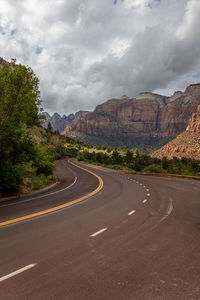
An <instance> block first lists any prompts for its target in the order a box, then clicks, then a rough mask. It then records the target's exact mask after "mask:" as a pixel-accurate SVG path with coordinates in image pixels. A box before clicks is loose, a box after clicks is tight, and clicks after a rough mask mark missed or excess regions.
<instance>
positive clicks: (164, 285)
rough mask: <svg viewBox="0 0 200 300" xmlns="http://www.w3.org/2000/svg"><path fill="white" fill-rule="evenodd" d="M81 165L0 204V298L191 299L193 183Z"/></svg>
mask: <svg viewBox="0 0 200 300" xmlns="http://www.w3.org/2000/svg"><path fill="white" fill-rule="evenodd" d="M73 163H74V162H73ZM75 164H77V165H79V164H78V163H77V162H75ZM79 166H80V165H79ZM82 167H83V166H82V165H81V168H79V167H77V166H75V165H74V164H72V163H69V162H67V161H59V162H58V163H57V175H58V177H59V179H60V184H59V185H57V186H56V188H54V189H52V190H49V191H47V192H43V193H41V194H37V195H35V196H29V197H26V198H22V199H21V200H18V201H16V200H13V201H10V202H2V203H0V257H1V260H0V299H1V300H4V299H5V300H7V299H12V300H13V299H17V300H18V299H20V300H23V299H37V300H40V299H41V300H44V299H65V300H66V299H67V300H68V299H69V300H71V299H74V300H76V299H80V300H81V299H87V300H88V299H99V300H100V299H102V300H103V299H109V300H110V299H120V300H121V299H125V300H127V299H131V300H132V299H141V300H151V299H153V300H156V299H167V300H168V299H169V300H171V299H172V300H179V299H180V300H192V299H194V300H199V299H200V276H199V274H200V181H195V180H188V179H176V178H159V177H152V176H139V175H130V174H125V173H123V172H120V171H112V170H109V169H104V168H100V167H91V166H84V168H86V169H87V170H89V171H90V173H88V172H87V171H86V170H83V169H82ZM91 171H92V173H95V175H96V176H95V175H94V174H92V173H91ZM98 176H100V178H99V177H98ZM101 179H102V180H103V183H102V182H101ZM59 208H60V209H59ZM24 217H25V218H24Z"/></svg>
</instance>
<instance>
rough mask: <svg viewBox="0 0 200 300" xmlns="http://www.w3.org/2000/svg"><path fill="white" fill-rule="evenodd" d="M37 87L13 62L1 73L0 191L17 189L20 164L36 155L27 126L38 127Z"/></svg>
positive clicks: (27, 70)
mask: <svg viewBox="0 0 200 300" xmlns="http://www.w3.org/2000/svg"><path fill="white" fill-rule="evenodd" d="M38 85H39V81H38V78H37V77H36V76H35V74H34V72H33V71H32V69H31V68H29V67H25V66H22V65H17V64H16V63H15V61H14V60H12V62H11V63H10V64H7V65H4V66H3V68H2V70H1V71H0V170H1V174H0V176H1V177H2V178H4V179H2V180H1V181H0V190H5V189H18V187H19V185H20V183H21V181H22V179H23V164H24V163H26V162H28V161H30V160H32V159H33V157H34V155H35V150H36V149H35V145H34V143H33V142H32V141H31V139H30V137H29V136H28V133H27V127H32V126H34V125H39V124H40V116H39V111H40V110H41V109H40V105H41V100H40V92H39V88H38Z"/></svg>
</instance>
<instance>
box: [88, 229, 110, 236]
mask: <svg viewBox="0 0 200 300" xmlns="http://www.w3.org/2000/svg"><path fill="white" fill-rule="evenodd" d="M107 229H108V228H103V229H101V230H99V231H97V232H95V233H93V234H91V235H90V236H92V237H95V236H97V235H98V234H100V233H102V232H104V231H106V230H107Z"/></svg>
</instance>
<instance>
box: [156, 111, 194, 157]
mask: <svg viewBox="0 0 200 300" xmlns="http://www.w3.org/2000/svg"><path fill="white" fill-rule="evenodd" d="M152 156H153V157H158V158H162V157H164V156H165V157H167V158H169V159H171V158H173V157H179V158H181V157H187V158H194V159H199V160H200V105H199V106H198V109H197V111H196V112H195V113H193V114H192V118H191V119H190V121H189V125H188V126H187V128H186V131H184V132H183V133H181V134H180V135H178V136H177V138H175V139H174V140H172V141H171V142H169V143H168V144H167V145H165V146H164V147H162V148H161V149H159V150H157V151H155V152H154V153H152Z"/></svg>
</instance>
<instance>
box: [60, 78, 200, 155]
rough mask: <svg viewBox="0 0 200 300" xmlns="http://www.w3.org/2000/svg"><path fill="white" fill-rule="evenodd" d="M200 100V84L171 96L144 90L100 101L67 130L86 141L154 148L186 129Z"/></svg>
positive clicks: (73, 135)
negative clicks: (134, 94)
mask: <svg viewBox="0 0 200 300" xmlns="http://www.w3.org/2000/svg"><path fill="white" fill-rule="evenodd" d="M199 103H200V84H193V85H190V86H188V87H187V88H186V90H185V91H184V92H180V91H178V92H175V93H174V95H172V96H171V97H166V96H162V95H158V94H155V93H148V92H145V93H140V94H139V95H138V96H137V97H136V98H129V97H127V96H125V95H124V96H122V97H120V99H115V98H113V99H110V100H108V101H106V102H105V103H103V104H101V105H98V106H97V107H96V108H95V110H94V111H93V112H90V113H87V114H86V115H85V116H83V117H81V118H79V119H78V120H74V121H72V122H71V123H70V124H68V125H67V127H66V128H65V130H64V132H63V134H65V135H67V136H71V137H75V138H79V139H81V140H83V141H85V142H91V143H107V144H111V145H116V146H122V145H126V146H129V147H131V148H143V149H144V150H148V151H151V150H152V149H155V148H159V147H161V146H162V145H164V144H166V143H167V142H168V141H170V140H172V139H173V138H175V137H176V136H177V135H178V134H180V133H181V132H183V131H184V130H185V129H186V127H187V125H188V121H189V119H190V117H191V115H192V113H193V112H195V111H196V109H197V106H198V104H199Z"/></svg>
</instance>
